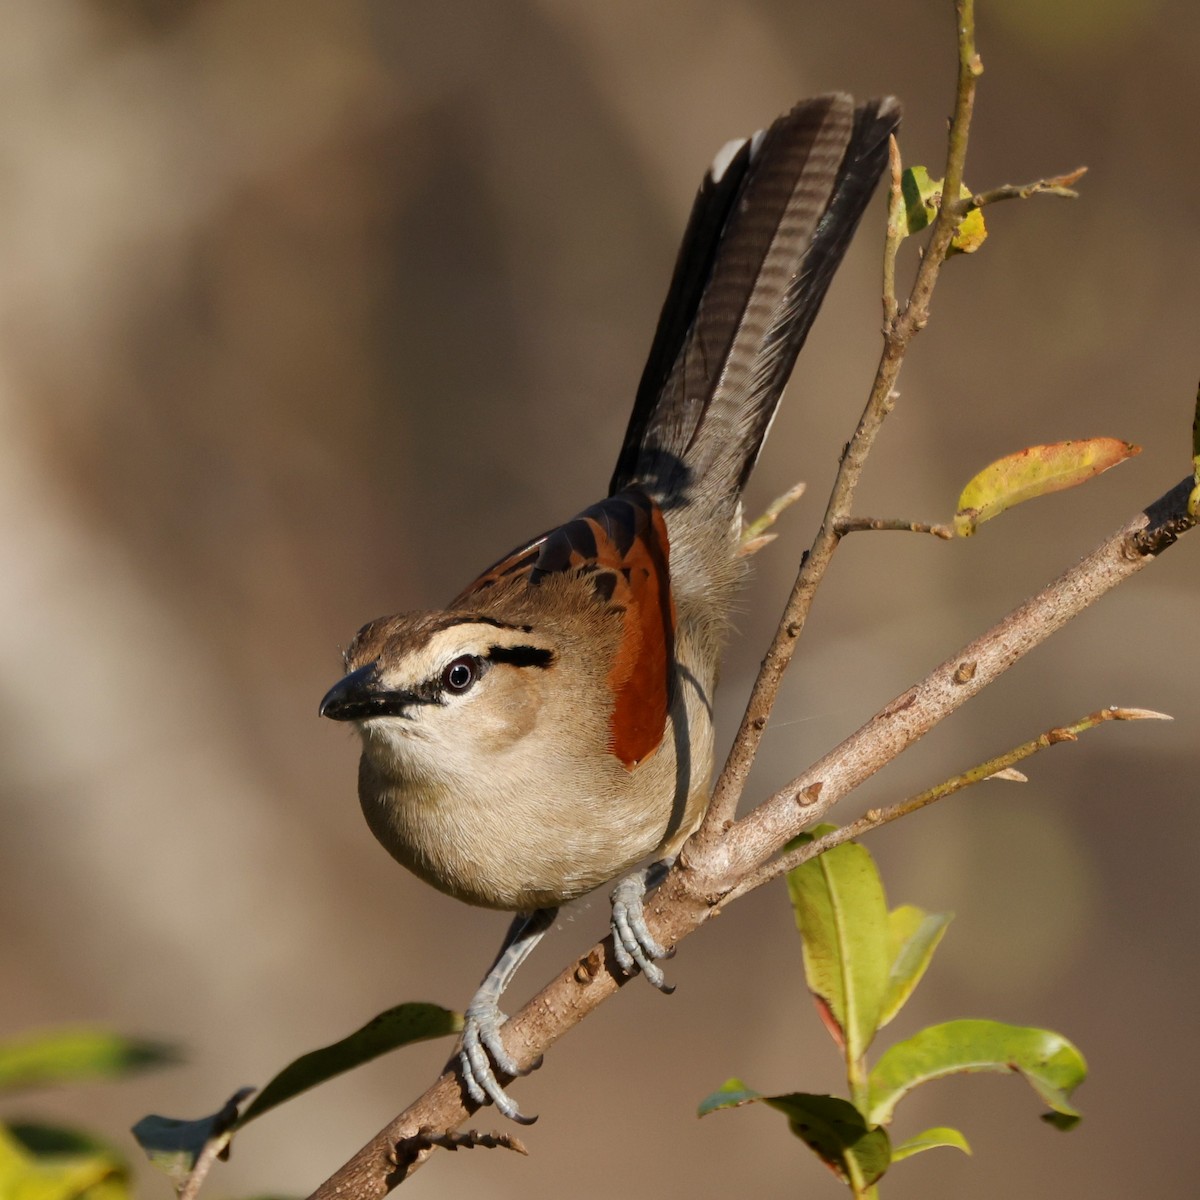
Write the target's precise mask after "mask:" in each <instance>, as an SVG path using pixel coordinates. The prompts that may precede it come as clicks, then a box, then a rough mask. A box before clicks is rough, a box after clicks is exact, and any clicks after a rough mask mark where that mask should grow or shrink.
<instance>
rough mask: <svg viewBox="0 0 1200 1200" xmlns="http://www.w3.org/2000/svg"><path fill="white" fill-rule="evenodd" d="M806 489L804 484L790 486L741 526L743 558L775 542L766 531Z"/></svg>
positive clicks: (772, 534) (773, 537)
mask: <svg viewBox="0 0 1200 1200" xmlns="http://www.w3.org/2000/svg"><path fill="white" fill-rule="evenodd" d="M807 487H808V484H806V483H804V482H801V483H794V484H792V486H791V487H790V488H788V490H787V491H786V492H784V493H783V495H782V496H776V497H775V499H774V500H772V501H771V503H770V504H768V505H767V507H766V508H765V509H763V511H762V513H761V514H760V515H759V516H757V517H755V518H754V520H753V521H747V522H745V523H744V524H743V526H742V545H741V550H740V553H741V555H742V557H743V558H749V557H750V555H752V554H757V553H758V552H759V551H760V550H761V549H762V548H763V547H764V546H766V545H768V544H769V543H770V542H773V541H774V540H775V538H776V537H777V536H778V535H777V534H774V533H768V532H767V530H769V529H770V528H771V526H772V525H774V524H775V522H776V521H778V520H779V518H780V516H781V514H782V513H783V512H784V511H785V510H786V509H789V508H791V506H792V505H793V504H795V503H796V501H797V500H799V499H800V497H801V496H803V495H804V493H805V490H806V489H807Z"/></svg>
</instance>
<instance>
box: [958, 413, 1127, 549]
mask: <svg viewBox="0 0 1200 1200" xmlns="http://www.w3.org/2000/svg"><path fill="white" fill-rule="evenodd" d="M1141 452H1142V448H1141V446H1135V445H1134V444H1133V443H1132V442H1122V441H1121V440H1119V439H1118V438H1110V437H1098V438H1083V439H1076V440H1074V441H1069V442H1053V443H1051V444H1050V445H1047V446H1026V447H1025V449H1024V450H1018V451H1017V452H1016V453H1015V454H1006V455H1005V456H1004V457H1003V458H998V459H997V460H996V461H995V462H993V463H989V464H988V465H987V466H986V467H984V468H983V470H982V471H980V472H979V474H978V475H976V476H975V477H974V478H973V479H971V480H970V482H968V484H967V485H966V487H964V488H963V490H962V493H961V494H960V495H959V497H958V511H957V512H956V513H955V514H954V532H955V533H956V534H958V536H959V537H970V536H971V535H972V534H973V533H974V532H975V530H976V529H977V528H978V527H979V526H980V525H982V524H983V522H984V521H990V520H991V519H992V518H993V517H997V516H999V515H1000V514H1001V513H1002V512H1004V511H1005V510H1006V509H1009V508H1012V507H1013V505H1015V504H1021V503H1023V502H1024V501H1026V500H1033V499H1035V498H1036V497H1038V496H1049V495H1051V494H1052V493H1053V492H1061V491H1063V490H1064V489H1066V488H1072V487H1078V486H1079V484H1081V483H1086V482H1087V481H1088V480H1089V479H1091V478H1093V477H1094V476H1096V475H1100V474H1103V472H1105V471H1107V470H1109V469H1110V468H1111V467H1115V466H1117V465H1118V464H1119V463H1123V462H1124V461H1125V460H1126V459H1127V458H1132V457H1133V456H1134V455H1135V454H1141Z"/></svg>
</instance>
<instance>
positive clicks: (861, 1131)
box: [699, 1078, 892, 1189]
mask: <svg viewBox="0 0 1200 1200" xmlns="http://www.w3.org/2000/svg"><path fill="white" fill-rule="evenodd" d="M755 1103H761V1104H766V1105H769V1106H770V1107H771V1108H773V1109H776V1110H777V1111H778V1112H781V1113H783V1115H784V1116H785V1117H787V1119H788V1127H789V1128H790V1129H791V1131H792V1133H794V1134H795V1135H796V1137H798V1138H799V1139H800V1140H801V1141H802V1142H804V1143H805V1144H806V1145H807V1146H808V1147H809V1149H811V1150H812V1151H813V1152H814V1153H815V1154H816V1155H817V1157H818V1158H820V1159H821V1161H822V1162H824V1163H825V1164H826V1165H827V1166H829V1167H831V1168H832V1169H833V1171H834V1172H835V1173H836V1174H837V1175H838V1177H839V1178H841V1179H843V1180H851V1179H852V1180H854V1181H855V1182H856V1184H857V1185H858V1187H859V1188H860V1189H862V1188H865V1187H868V1186H869V1185H871V1184H872V1183H874V1182H875V1181H876V1180H877V1179H879V1178H880V1176H882V1175H883V1173H884V1172H885V1171H886V1170H887V1169H888V1164H889V1163H890V1162H891V1159H892V1155H891V1143H890V1141H889V1139H888V1135H887V1131H886V1130H883V1129H869V1128H868V1127H867V1124H866V1122H865V1121H864V1120H863V1118H862V1114H861V1113H860V1112H859V1111H858V1109H857V1108H855V1107H854V1105H853V1104H851V1103H850V1102H849V1101H848V1100H842V1099H841V1098H840V1097H838V1096H814V1095H811V1094H809V1093H807V1092H791V1093H789V1094H788V1095H786V1096H764V1095H763V1094H762V1093H761V1092H756V1091H755V1090H754V1089H753V1088H750V1087H747V1086H746V1085H745V1084H744V1083H743V1082H742V1081H741V1080H740V1079H736V1078H734V1079H727V1080H726V1081H725V1082H724V1083H723V1084H722V1085H721V1086H720V1087H719V1088H718V1089H717V1090H716V1091H715V1092H713V1093H712V1095H710V1096H706V1097H705V1099H704V1100H702V1101H701V1103H700V1109H699V1115H700V1116H702V1117H703V1116H707V1115H708V1114H709V1113H711V1112H717V1111H718V1110H720V1109H723V1108H740V1107H741V1106H742V1105H743V1104H755Z"/></svg>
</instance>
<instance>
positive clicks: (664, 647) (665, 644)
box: [572, 491, 675, 770]
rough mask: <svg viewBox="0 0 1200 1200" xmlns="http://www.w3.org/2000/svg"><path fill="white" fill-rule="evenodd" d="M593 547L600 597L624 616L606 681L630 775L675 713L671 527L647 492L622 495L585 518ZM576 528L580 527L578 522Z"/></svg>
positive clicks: (614, 743) (615, 748) (613, 736)
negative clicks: (672, 692) (672, 693)
mask: <svg viewBox="0 0 1200 1200" xmlns="http://www.w3.org/2000/svg"><path fill="white" fill-rule="evenodd" d="M576 520H577V521H586V522H587V524H588V526H589V527H590V528H589V532H590V534H591V535H592V537H593V538H594V540H595V553H594V555H593V557H592V561H593V562H594V563H595V567H596V579H595V583H594V585H593V586H594V587H595V588H596V591H597V594H598V595H599V596H600V597H601V598H602V599H604V600H605V601H606V603H607V604H608V605H609V606H610V607H612V608H613V609H614V610H616V611H619V612H621V614H622V628H621V638H620V641H619V643H618V645H617V653H616V656H615V658H614V659H613V663H612V667H611V668H610V669H609V673H608V684H609V687H610V688H611V689H612V694H613V710H612V716H611V717H610V719H609V734H610V749H611V750H612V752H613V754H615V755H616V756H617V758H618V759H620V761H621V762H622V763H624V765H625V766H626V767H627V768H629V769H630V770H632V769H633V768H634V767H636V766H637V765H638V763H640V762H641V761H642V760H643V759H645V758H647V757H648V756H649V755H650V754H652V753H653V752H654V751H655V750H656V749H657V748H658V746H659V745H660V744H661V742H662V739H663V734H664V733H665V731H666V727H667V715H668V712H669V710H670V705H671V681H672V674H673V673H672V666H673V663H674V658H675V605H674V601H673V599H672V596H671V577H670V570H669V561H668V556H669V548H668V540H667V527H666V524H665V523H664V521H663V517H662V513H661V511H660V510H659V508H658V505H657V504H655V503H654V501H653V500H651V499H650V497H648V496H646V495H644V494H643V493H641V492H636V491H629V492H619V493H618V494H617V495H616V496H612V497H610V498H609V499H607V500H604V501H601V503H599V504H596V505H593V506H592V507H591V508H589V509H587V510H586V511H585V512H583V513H581V514H580V516H579V517H578V518H576ZM572 524H574V522H572Z"/></svg>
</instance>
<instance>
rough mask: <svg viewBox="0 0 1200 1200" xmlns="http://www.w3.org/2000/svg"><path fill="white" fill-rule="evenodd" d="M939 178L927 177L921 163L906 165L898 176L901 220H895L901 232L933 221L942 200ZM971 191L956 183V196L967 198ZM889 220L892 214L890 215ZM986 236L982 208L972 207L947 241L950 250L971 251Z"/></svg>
mask: <svg viewBox="0 0 1200 1200" xmlns="http://www.w3.org/2000/svg"><path fill="white" fill-rule="evenodd" d="M943 182H944V181H943V180H941V179H931V178H930V177H929V172H928V171H927V170H926V169H925V168H924V167H909V168H908V169H907V170H906V171H905V172H904V174H903V175H902V176H901V177H900V195H901V198H902V200H903V204H904V210H903V220H902V221H900V222H899V226H900V229H901V231H902V236H904V237H910V236H911V235H912V234H914V233H920V231H921V230H922V229H925V228H926V227H927V226H929V225H931V224H932V223H933V220H934V218H935V217H936V216H937V212H938V208H939V207H940V206H941V203H942V185H943ZM971 195H972V192H971V189H970V188H969V187H967V186H966V185H965V184H963V185H961V186H960V189H959V197H960V198H961V199H963V200H969V199H970V198H971ZM893 220H895V217H894V215H893ZM986 237H987V226H986V224H985V223H984V220H983V212H982V211H981V210H980V209H978V208H972V209H971V210H970V211H969V212H967V214H966V215H965V216H964V217H963V218H962V220H960V221H959V223H958V228H957V230H955V233H954V237H953V238H952V239H951V242H950V253H951V254H973V253H974V252H975V251H976V250H978V249H979V247H980V246H982V245H983V242H984V240H985V239H986Z"/></svg>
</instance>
